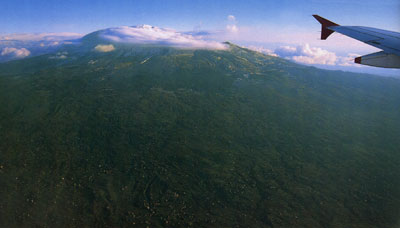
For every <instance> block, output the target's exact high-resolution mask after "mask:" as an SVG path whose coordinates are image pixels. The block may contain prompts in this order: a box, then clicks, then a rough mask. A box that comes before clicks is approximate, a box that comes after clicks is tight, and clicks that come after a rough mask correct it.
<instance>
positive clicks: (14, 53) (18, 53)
mask: <svg viewBox="0 0 400 228" xmlns="http://www.w3.org/2000/svg"><path fill="white" fill-rule="evenodd" d="M30 54H31V52H30V51H29V50H27V49H26V48H20V49H18V48H13V47H6V48H3V50H2V51H1V54H0V55H1V56H8V57H15V58H24V57H27V56H29V55H30Z"/></svg>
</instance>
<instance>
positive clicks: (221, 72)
mask: <svg viewBox="0 0 400 228" xmlns="http://www.w3.org/2000/svg"><path fill="white" fill-rule="evenodd" d="M89 38H90V37H89ZM92 48H93V46H90V45H88V44H85V43H84V44H82V46H80V47H78V48H76V47H70V48H67V49H66V50H65V51H67V52H68V54H67V58H65V59H62V58H56V57H57V55H55V54H53V55H43V56H39V57H34V58H30V59H25V60H20V61H14V62H9V63H4V64H0V140H1V141H0V227H34V226H35V227H36V226H38V227H102V226H104V227H129V226H133V224H135V225H136V226H137V227H147V226H149V227H189V226H193V227H349V228H355V227H360V228H361V227H362V228H367V227H371V228H372V227H395V226H396V225H398V224H399V218H400V217H399V215H400V177H399V173H400V165H399V164H400V140H399V138H400V80H396V79H390V78H381V77H374V76H369V75H359V74H352V73H343V72H339V71H336V72H335V71H324V70H319V69H316V68H313V67H305V66H301V65H297V64H294V63H290V62H288V61H285V60H282V59H279V58H275V57H268V56H264V55H261V54H258V53H255V52H252V51H249V50H246V49H242V48H239V47H237V46H234V45H230V49H229V50H227V51H210V50H177V49H173V48H166V47H146V46H121V45H120V46H117V47H116V50H115V51H113V52H109V53H96V52H94V51H92ZM65 54H66V53H65ZM54 56H56V57H54ZM58 56H61V54H59V55H58ZM146 59H147V61H145V60H146Z"/></svg>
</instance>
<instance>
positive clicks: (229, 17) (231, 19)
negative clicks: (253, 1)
mask: <svg viewBox="0 0 400 228" xmlns="http://www.w3.org/2000/svg"><path fill="white" fill-rule="evenodd" d="M228 20H229V21H235V20H236V18H235V16H233V15H228Z"/></svg>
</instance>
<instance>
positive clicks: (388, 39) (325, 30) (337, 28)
mask: <svg viewBox="0 0 400 228" xmlns="http://www.w3.org/2000/svg"><path fill="white" fill-rule="evenodd" d="M313 17H314V18H315V19H317V21H318V22H319V23H321V26H322V31H321V40H326V39H327V38H328V37H329V36H330V35H331V34H332V33H333V32H338V33H341V34H343V35H346V36H348V37H351V38H353V39H356V40H359V41H362V42H364V43H366V44H369V45H371V46H374V47H377V48H379V49H382V50H383V51H380V52H376V53H372V54H369V55H365V56H361V57H357V58H356V59H355V61H354V62H355V63H358V64H363V65H369V66H376V67H385V68H400V33H398V32H392V31H386V30H382V29H376V28H369V27H363V26H341V25H338V24H336V23H334V22H332V21H329V20H327V19H325V18H323V17H320V16H318V15H313Z"/></svg>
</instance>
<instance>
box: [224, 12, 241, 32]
mask: <svg viewBox="0 0 400 228" xmlns="http://www.w3.org/2000/svg"><path fill="white" fill-rule="evenodd" d="M227 18H228V24H227V25H226V27H225V28H226V31H228V32H229V33H237V32H239V27H238V26H237V23H236V17H235V16H233V15H228V17H227Z"/></svg>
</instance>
